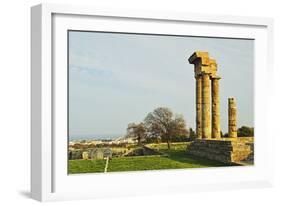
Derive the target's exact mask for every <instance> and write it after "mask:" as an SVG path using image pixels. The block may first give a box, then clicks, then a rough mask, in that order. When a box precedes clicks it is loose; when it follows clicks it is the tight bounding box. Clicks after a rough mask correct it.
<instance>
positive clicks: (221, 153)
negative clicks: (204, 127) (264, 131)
mask: <svg viewBox="0 0 281 206" xmlns="http://www.w3.org/2000/svg"><path fill="white" fill-rule="evenodd" d="M187 153H188V154H191V155H194V156H198V157H203V158H206V159H210V160H216V161H219V162H223V163H227V164H232V163H234V164H240V163H242V162H247V163H248V164H254V142H253V137H242V138H240V137H239V138H219V139H196V140H194V141H193V142H192V143H191V144H190V145H189V146H188V147H187Z"/></svg>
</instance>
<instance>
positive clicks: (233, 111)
mask: <svg viewBox="0 0 281 206" xmlns="http://www.w3.org/2000/svg"><path fill="white" fill-rule="evenodd" d="M228 136H229V137H237V107H236V102H235V99H234V98H228Z"/></svg>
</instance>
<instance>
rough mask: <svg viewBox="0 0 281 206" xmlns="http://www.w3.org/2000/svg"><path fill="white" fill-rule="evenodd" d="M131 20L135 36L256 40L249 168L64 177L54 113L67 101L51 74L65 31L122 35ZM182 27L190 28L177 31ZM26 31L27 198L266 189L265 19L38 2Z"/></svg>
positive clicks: (60, 123) (269, 144)
mask: <svg viewBox="0 0 281 206" xmlns="http://www.w3.org/2000/svg"><path fill="white" fill-rule="evenodd" d="M97 19H98V21H100V22H98V21H97ZM92 21H93V22H95V24H93V22H92ZM115 21H118V22H119V23H120V24H115ZM136 23H138V24H139V26H138V27H137V28H135V30H133V31H134V32H140V33H165V29H167V28H168V29H169V30H170V31H169V34H174V33H177V34H186V32H189V33H188V34H189V35H195V36H196V35H200V36H219V37H236V38H254V39H256V41H257V43H256V46H255V127H256V128H257V129H256V131H255V166H252V167H233V168H232V167H231V168H211V169H207V168H206V169H192V170H188V169H187V170H185V169H184V170H170V171H166V170H163V171H162V170H161V171H148V172H126V173H114V174H106V175H105V174H87V175H71V177H69V176H68V175H67V163H66V161H67V158H65V157H67V152H66V145H67V138H63V137H61V136H60V134H62V133H60V132H64V131H65V123H64V122H65V110H62V112H61V110H60V112H58V110H56V108H62V107H63V106H64V104H65V101H64V100H63V99H62V98H65V96H66V87H67V85H66V84H64V83H66V81H65V77H66V73H65V72H63V71H65V70H63V69H58V68H63V67H65V65H66V61H65V59H64V58H65V56H60V54H62V55H63V53H64V51H65V53H66V41H65V38H66V37H65V36H64V35H65V31H66V30H67V29H71V28H72V29H73V28H76V29H81V30H83V29H84V30H87V29H88V30H89V29H90V30H92V28H93V27H95V28H96V29H95V30H105V31H106V30H108V29H109V30H114V31H121V32H126V31H132V27H130V25H131V24H136ZM155 23H157V25H159V27H157V29H158V30H156V28H155V27H154V26H153V24H155ZM186 25H188V26H189V28H192V30H191V29H189V30H188V31H186V30H185V29H183V27H185V26H186ZM31 26H32V28H31V50H32V51H31V56H32V59H31V79H32V84H31V94H32V99H31V108H32V111H31V113H32V114H31V125H32V128H31V196H32V198H34V199H36V200H39V201H53V200H68V199H84V198H98V197H113V196H124V195H135V194H156V193H168V192H189V191H209V190H223V189H239V188H246V187H268V186H272V182H273V160H272V157H273V150H272V148H273V134H272V133H271V132H270V130H269V128H270V127H269V126H270V125H269V123H268V121H267V118H268V116H269V115H268V110H267V108H269V107H270V104H271V98H272V97H271V94H270V93H269V92H268V91H271V87H272V84H271V81H270V78H269V77H270V75H271V74H272V71H273V66H272V56H273V54H272V51H273V49H272V45H273V42H272V39H273V37H272V35H273V32H272V29H273V21H272V19H269V18H258V17H236V16H222V15H202V14H200V15H199V14H189V13H173V12H163V13H159V12H149V11H132V10H130V11H128V10H119V9H118V10H116V9H106V8H92V7H86V6H85V7H83V6H69V5H56V4H40V5H37V6H34V7H32V8H31ZM109 27H110V28H109ZM206 28H208V29H206ZM218 34H219V35H218ZM58 42H59V43H58ZM60 57H62V58H60ZM265 97H266V98H265ZM60 130H61V131H60ZM64 160H65V161H64ZM133 182H134V185H133V184H132V183H133ZM126 188H130V189H129V190H128V189H126Z"/></svg>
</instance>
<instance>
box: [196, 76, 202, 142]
mask: <svg viewBox="0 0 281 206" xmlns="http://www.w3.org/2000/svg"><path fill="white" fill-rule="evenodd" d="M195 93H196V135H197V138H199V139H201V138H202V76H201V75H198V76H197V77H196V91H195Z"/></svg>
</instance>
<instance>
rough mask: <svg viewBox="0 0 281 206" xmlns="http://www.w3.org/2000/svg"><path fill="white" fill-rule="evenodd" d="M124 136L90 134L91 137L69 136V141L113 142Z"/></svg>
mask: <svg viewBox="0 0 281 206" xmlns="http://www.w3.org/2000/svg"><path fill="white" fill-rule="evenodd" d="M124 136H125V134H91V135H70V136H69V140H70V141H73V140H114V139H117V138H119V137H124Z"/></svg>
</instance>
